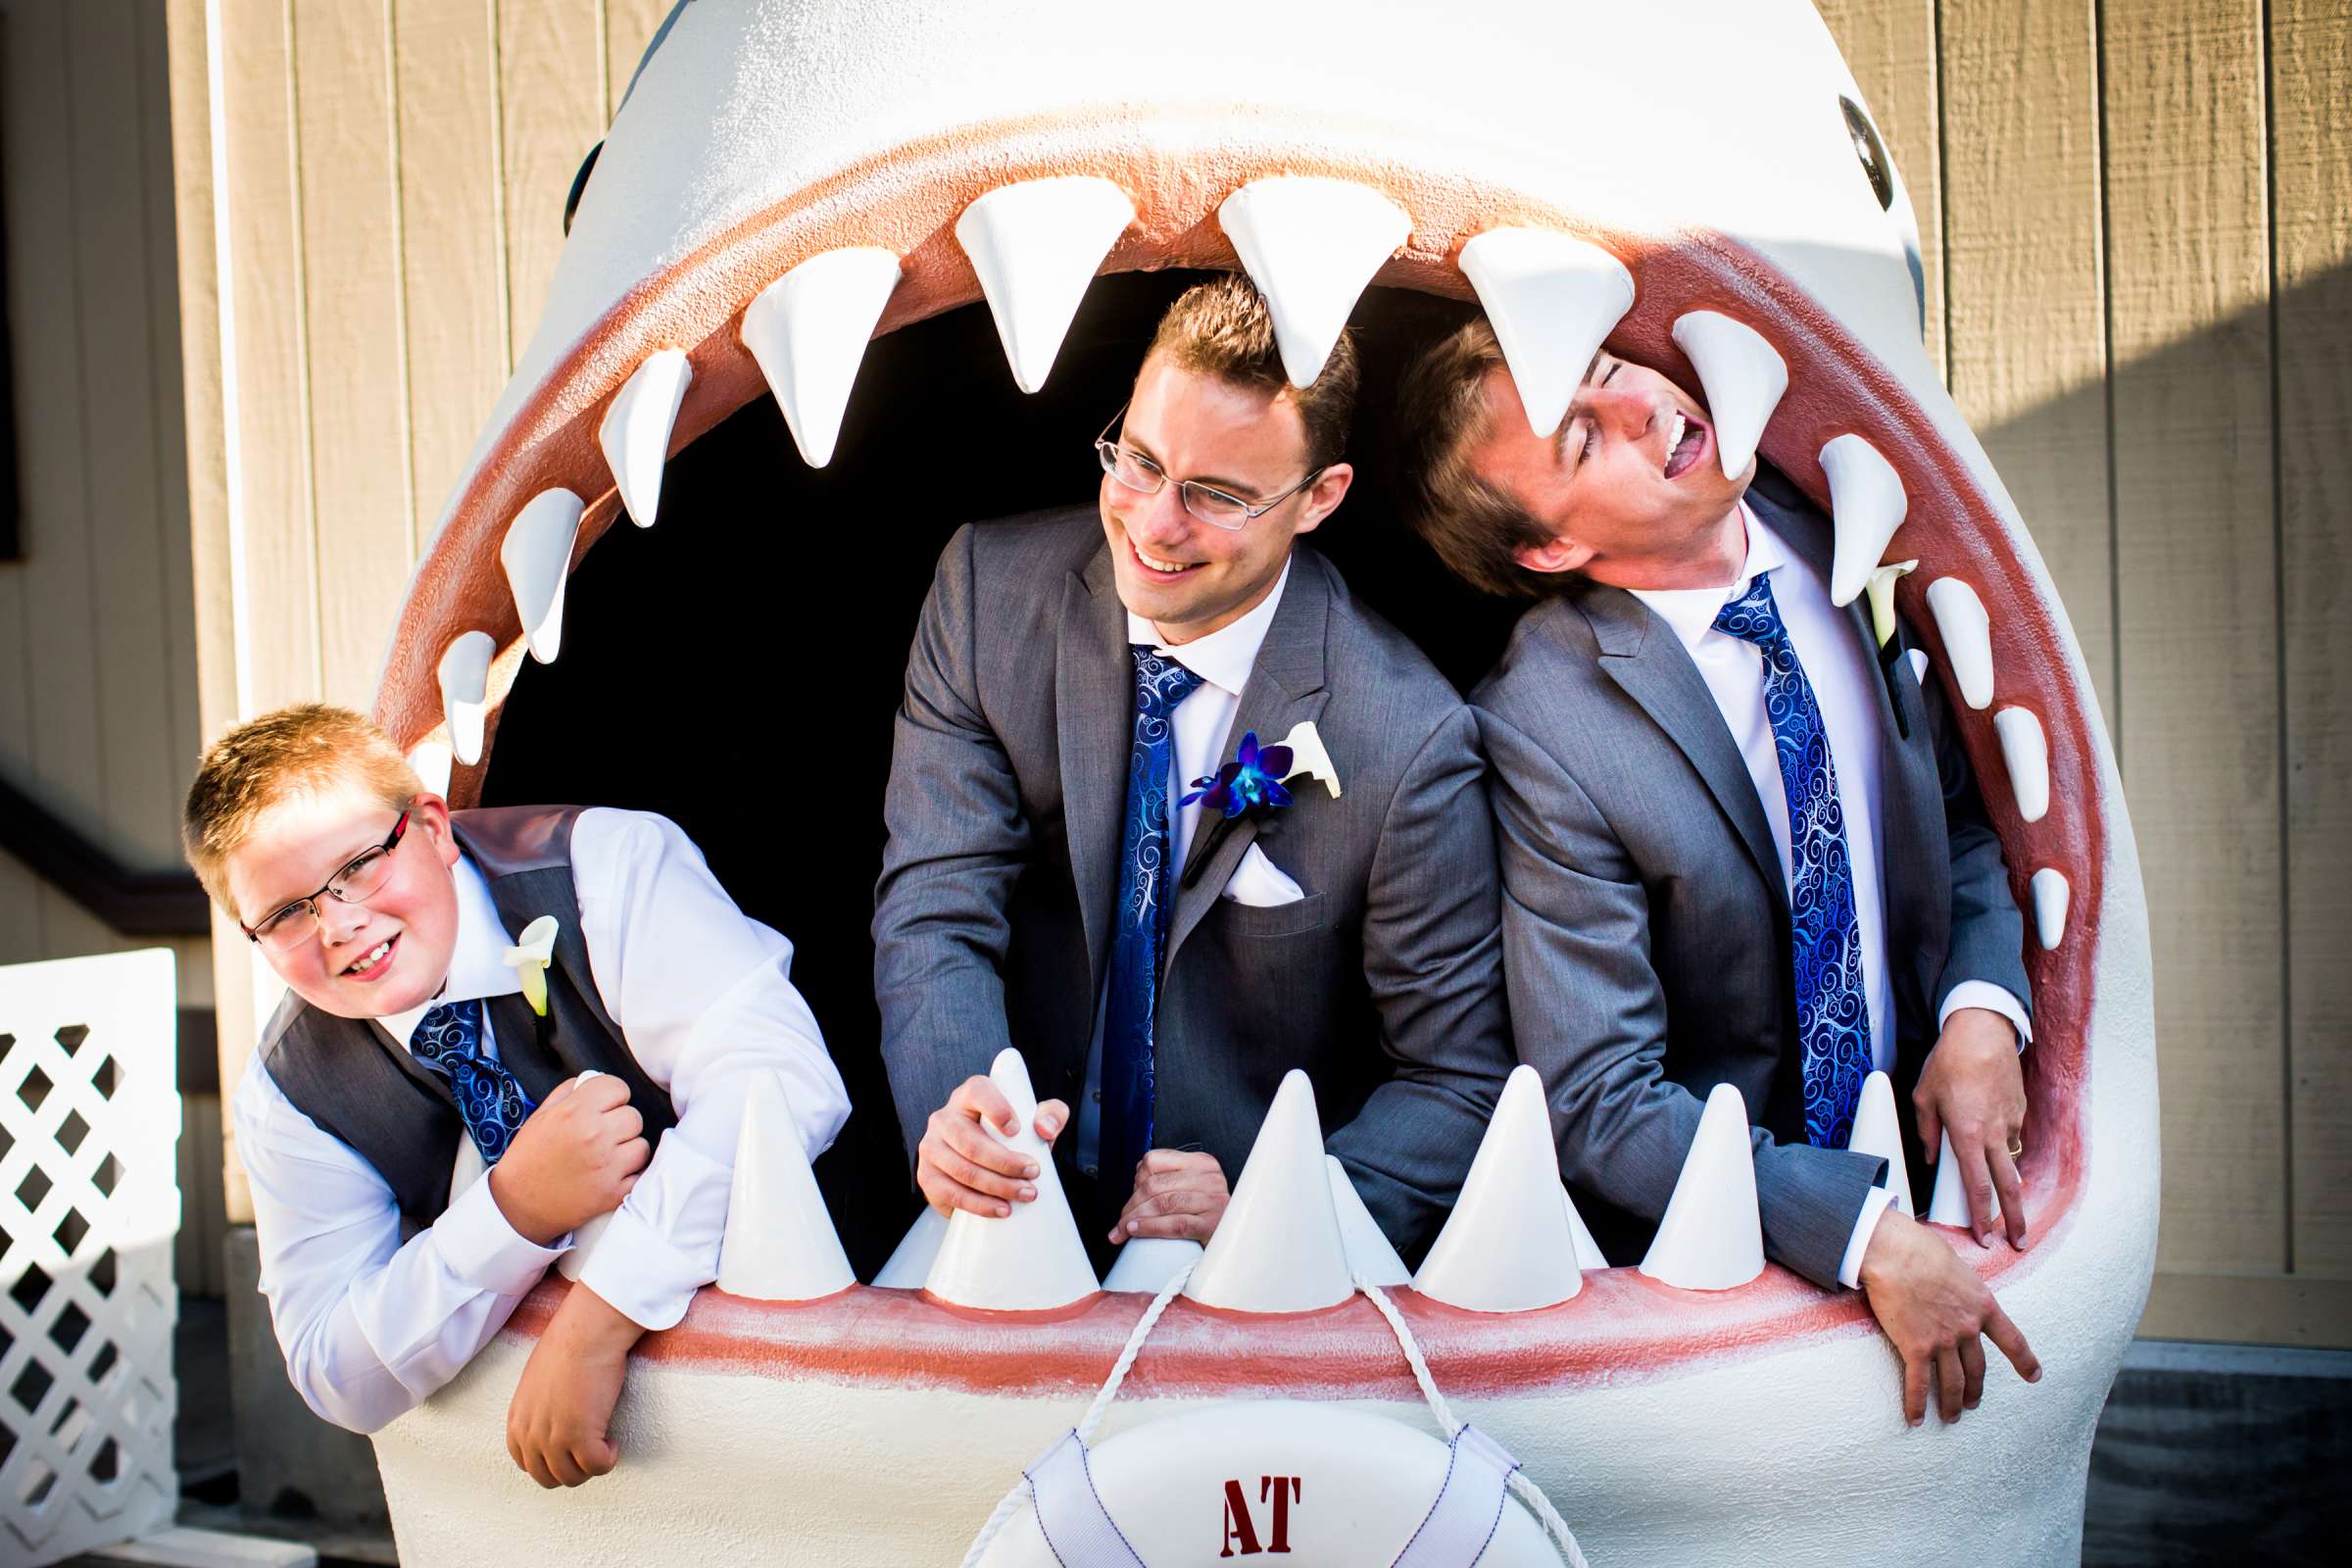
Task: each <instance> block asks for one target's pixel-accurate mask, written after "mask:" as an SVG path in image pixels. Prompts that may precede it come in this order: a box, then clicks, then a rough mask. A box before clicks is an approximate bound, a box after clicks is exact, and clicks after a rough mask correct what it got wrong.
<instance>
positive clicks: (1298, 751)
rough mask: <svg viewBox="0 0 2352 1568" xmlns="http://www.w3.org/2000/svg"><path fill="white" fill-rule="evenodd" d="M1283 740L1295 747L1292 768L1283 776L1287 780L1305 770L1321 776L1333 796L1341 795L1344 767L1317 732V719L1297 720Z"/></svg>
mask: <svg viewBox="0 0 2352 1568" xmlns="http://www.w3.org/2000/svg"><path fill="white" fill-rule="evenodd" d="M1282 744H1283V745H1285V746H1287V747H1289V748H1290V750H1291V770H1290V771H1289V772H1288V773H1285V774H1283V776H1282V781H1283V782H1284V783H1285V784H1288V783H1289V782H1290V781H1291V780H1292V779H1295V778H1298V777H1299V775H1301V774H1304V775H1305V776H1306V777H1308V778H1319V779H1321V780H1322V781H1323V787H1324V788H1325V789H1327V790H1329V791H1331V798H1332V799H1333V800H1335V801H1336V800H1338V799H1339V798H1340V770H1339V769H1338V768H1337V767H1335V766H1333V765H1332V761H1331V753H1329V752H1328V751H1325V750H1324V749H1323V737H1322V736H1320V735H1318V734H1316V733H1315V721H1314V720H1313V719H1311V718H1304V719H1300V720H1299V722H1298V723H1296V724H1293V725H1292V726H1291V732H1290V733H1289V734H1288V735H1285V736H1284V737H1283V738H1282Z"/></svg>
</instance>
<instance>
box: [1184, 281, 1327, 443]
mask: <svg viewBox="0 0 2352 1568" xmlns="http://www.w3.org/2000/svg"><path fill="white" fill-rule="evenodd" d="M1154 354H1164V355H1166V356H1167V357H1168V360H1169V362H1170V363H1171V364H1173V365H1175V366H1176V367H1177V368H1179V369H1184V370H1192V371H1195V372H1196V373H1199V374H1201V375H1213V376H1215V377H1216V378H1217V379H1218V380H1220V381H1230V382H1232V383H1233V384H1234V385H1236V386H1242V387H1248V388H1250V390H1251V391H1253V392H1263V393H1265V394H1267V395H1268V396H1271V397H1275V398H1281V397H1285V396H1287V397H1289V399H1290V400H1291V402H1292V404H1293V405H1294V406H1295V407H1296V408H1297V409H1298V410H1299V422H1300V423H1301V424H1303V425H1305V426H1306V463H1307V466H1308V467H1310V468H1327V467H1329V466H1331V465H1333V464H1335V463H1337V462H1339V461H1340V455H1341V454H1342V453H1343V452H1345V451H1347V449H1348V421H1349V420H1350V419H1352V418H1353V417H1355V383H1356V364H1355V338H1354V336H1353V334H1352V333H1350V332H1348V330H1346V329H1344V328H1343V329H1342V331H1341V332H1340V340H1339V341H1338V342H1337V343H1335V344H1333V345H1332V350H1331V358H1330V359H1328V360H1325V361H1324V362H1323V373H1322V374H1321V375H1318V376H1316V377H1315V383H1314V385H1312V386H1309V387H1305V388H1299V387H1295V386H1292V385H1291V381H1290V377H1289V376H1288V375H1287V374H1286V373H1284V370H1283V368H1282V350H1281V347H1280V345H1278V344H1277V343H1276V342H1275V340H1274V313H1273V312H1271V311H1269V310H1267V309H1266V301H1265V297H1264V296H1263V295H1261V294H1259V293H1258V291H1257V285H1256V284H1254V283H1252V282H1250V279H1248V278H1247V277H1244V276H1242V275H1241V274H1240V273H1238V272H1224V273H1220V274H1219V275H1217V276H1216V277H1213V278H1211V279H1209V280H1208V281H1207V282H1205V283H1196V284H1194V285H1193V286H1192V287H1191V288H1188V289H1186V290H1185V291H1184V292H1183V293H1182V294H1179V295H1178V296H1177V297H1176V303H1175V304H1173V305H1171V306H1169V307H1168V311H1167V314H1166V315H1165V316H1162V317H1161V318H1160V319H1159V329H1158V330H1157V331H1155V332H1153V333H1152V347H1151V348H1150V349H1149V350H1148V351H1147V352H1146V353H1145V355H1144V359H1145V361H1146V363H1149V362H1150V361H1151V359H1152V355H1154Z"/></svg>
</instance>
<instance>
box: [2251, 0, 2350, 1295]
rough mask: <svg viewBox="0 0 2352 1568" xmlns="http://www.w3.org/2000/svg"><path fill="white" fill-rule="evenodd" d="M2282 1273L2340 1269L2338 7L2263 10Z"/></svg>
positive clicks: (2345, 363) (2344, 911)
mask: <svg viewBox="0 0 2352 1568" xmlns="http://www.w3.org/2000/svg"><path fill="white" fill-rule="evenodd" d="M2271 25H2272V28H2273V36H2272V39H2271V60H2272V70H2273V73H2274V93H2273V102H2274V104H2275V106H2276V107H2275V110H2274V120H2273V123H2274V126H2275V131H2274V135H2275V143H2274V146H2275V157H2276V162H2275V166H2274V167H2275V177H2276V196H2277V205H2278V218H2277V229H2276V239H2275V244H2276V246H2277V254H2278V411H2279V413H2278V448H2279V460H2278V478H2279V496H2278V505H2279V523H2280V548H2281V549H2282V551H2283V552H2284V559H2283V566H2284V569H2283V571H2282V573H2281V579H2282V581H2283V582H2284V584H2285V599H2286V602H2285V607H2284V615H2283V618H2282V621H2281V625H2282V627H2283V631H2284V638H2283V642H2284V648H2285V670H2284V675H2285V681H2286V747H2287V751H2286V758H2287V795H2286V807H2287V864H2288V882H2287V891H2288V896H2289V897H2288V905H2287V934H2288V947H2287V954H2288V985H2287V996H2288V1002H2289V1008H2290V1010H2289V1012H2288V1017H2287V1049H2288V1052H2289V1061H2290V1063H2291V1064H2292V1067H2293V1070H2294V1075H2293V1079H2292V1091H2293V1101H2292V1104H2293V1129H2294V1161H2295V1168H2294V1219H2295V1223H2294V1268H2295V1272H2296V1273H2297V1274H2333V1275H2338V1276H2342V1275H2347V1274H2352V969H2348V968H2347V966H2346V964H2345V962H2344V954H2345V951H2346V949H2347V948H2348V947H2352V682H2348V681H2347V671H2352V538H2348V537H2347V534H2348V532H2352V523H2348V520H2347V519H2348V518H2352V445H2348V443H2347V439H2346V438H2347V435H2352V431H2348V430H2347V428H2346V426H2347V424H2352V416H2348V415H2347V411H2346V405H2345V399H2346V396H2347V395H2348V394H2352V130H2348V129H2347V126H2346V114H2345V105H2346V104H2347V103H2352V0H2276V3H2275V4H2274V5H2273V6H2272V9H2271Z"/></svg>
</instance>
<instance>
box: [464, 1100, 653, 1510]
mask: <svg viewBox="0 0 2352 1568" xmlns="http://www.w3.org/2000/svg"><path fill="white" fill-rule="evenodd" d="M551 1099H552V1097H551ZM499 1163H500V1164H501V1165H502V1166H503V1165H504V1164H505V1163H506V1161H505V1160H501V1161H499ZM644 1332H645V1330H643V1329H642V1328H639V1327H638V1326H637V1325H636V1323H634V1322H633V1321H631V1320H630V1319H628V1318H625V1317H623V1316H621V1315H620V1313H619V1312H618V1311H616V1310H614V1309H613V1307H612V1306H611V1305H609V1304H608V1303H607V1302H606V1301H605V1299H604V1298H603V1297H601V1296H599V1295H597V1294H596V1293H595V1292H594V1291H592V1290H590V1289H589V1288H588V1287H587V1286H585V1285H574V1286H572V1288H571V1294H570V1295H569V1296H566V1297H565V1298H564V1304H563V1305H562V1306H560V1307H558V1308H556V1315H555V1317H554V1318H553V1319H552V1320H550V1322H549V1323H548V1325H547V1332H546V1333H544V1334H542V1335H540V1336H539V1346H538V1348H536V1349H534V1350H533V1351H531V1358H530V1360H529V1361H528V1362H526V1363H525V1364H524V1366H523V1369H522V1381H521V1382H520V1383H517V1384H516V1385H515V1397H514V1399H513V1401H512V1402H511V1403H509V1404H508V1406H507V1452H508V1454H509V1455H511V1456H512V1457H513V1458H514V1460H515V1464H516V1465H517V1466H519V1467H520V1468H521V1470H522V1472H523V1474H525V1475H527V1476H529V1477H530V1478H531V1479H532V1480H533V1481H536V1482H538V1483H539V1484H540V1485H541V1486H543V1487H576V1486H578V1485H579V1484H580V1483H581V1482H583V1481H586V1480H587V1479H588V1478H589V1477H590V1476H601V1475H603V1474H605V1473H606V1472H607V1471H609V1470H611V1469H612V1468H613V1465H614V1464H615V1463H616V1462H617V1461H618V1460H619V1458H620V1453H619V1450H617V1449H616V1448H614V1447H613V1440H612V1439H611V1438H609V1437H608V1436H606V1430H607V1428H608V1427H609V1426H610V1425H611V1423H612V1420H613V1402H614V1401H615V1400H617V1399H618V1398H619V1397H620V1384H621V1379H622V1377H623V1376H625V1375H626V1373H627V1371H628V1364H629V1347H630V1346H632V1345H635V1344H636V1343H637V1337H638V1336H639V1335H641V1334H643V1333H644Z"/></svg>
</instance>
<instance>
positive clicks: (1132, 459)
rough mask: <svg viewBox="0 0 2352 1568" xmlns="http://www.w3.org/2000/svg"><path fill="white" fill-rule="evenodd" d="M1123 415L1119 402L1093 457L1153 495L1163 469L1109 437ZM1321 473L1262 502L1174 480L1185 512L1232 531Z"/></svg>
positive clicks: (1194, 482)
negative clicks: (1113, 426) (1117, 410)
mask: <svg viewBox="0 0 2352 1568" xmlns="http://www.w3.org/2000/svg"><path fill="white" fill-rule="evenodd" d="M1126 414H1127V405H1125V404H1124V403H1122V404H1120V405H1119V412H1118V413H1116V414H1114V415H1112V416H1111V417H1110V424H1106V425H1104V426H1103V433H1102V434H1101V435H1098V436H1096V437H1095V457H1096V459H1097V460H1098V461H1099V462H1101V463H1102V465H1103V472H1104V473H1107V474H1109V475H1110V476H1111V477H1112V478H1113V479H1116V480H1118V481H1119V483H1121V484H1123V485H1125V486H1126V487H1127V488H1128V489H1130V490H1133V491H1134V492H1136V493H1137V494H1138V495H1146V496H1155V495H1157V494H1159V492H1160V491H1161V490H1162V489H1164V488H1165V487H1166V485H1167V482H1168V475H1167V472H1166V470H1165V469H1163V468H1161V467H1160V466H1159V465H1158V464H1156V463H1153V462H1152V460H1151V459H1150V458H1147V457H1145V456H1144V455H1143V454H1142V453H1141V452H1138V451H1136V450H1135V449H1134V448H1132V447H1123V446H1121V445H1119V444H1118V443H1117V442H1116V441H1113V440H1111V439H1110V431H1111V426H1112V425H1115V424H1117V423H1118V422H1119V420H1120V419H1122V418H1124V417H1126ZM1322 476H1323V470H1322V469H1321V468H1317V469H1315V470H1314V471H1313V472H1311V473H1309V474H1308V475H1307V476H1306V477H1305V478H1303V479H1301V480H1299V482H1298V483H1297V484H1295V485H1293V486H1291V487H1290V488H1289V489H1288V490H1285V491H1284V492H1283V493H1282V494H1280V495H1278V496H1276V497H1274V499H1272V500H1271V501H1264V502H1250V501H1245V500H1243V499H1242V498H1241V497H1240V496H1237V495H1233V494H1230V493H1228V492H1226V491H1223V490H1220V489H1218V488H1217V487H1216V486H1215V485H1213V484H1202V483H1201V481H1200V480H1198V479H1179V480H1177V481H1176V496H1177V499H1178V500H1179V501H1181V502H1183V503H1184V510H1185V511H1187V512H1189V513H1191V514H1192V515H1194V516H1196V517H1199V518H1200V519H1201V521H1202V522H1205V523H1207V524H1208V525H1209V526H1210V527H1212V528H1222V529H1224V530H1225V531H1226V532H1228V533H1232V532H1234V531H1235V530H1237V529H1239V528H1241V527H1243V526H1244V525H1246V524H1247V523H1248V522H1249V521H1250V518H1252V517H1262V516H1264V515H1266V514H1267V513H1269V512H1272V511H1273V510H1274V509H1275V508H1276V507H1279V506H1281V505H1282V504H1283V503H1284V502H1285V501H1288V500H1290V499H1291V497H1293V496H1295V495H1297V494H1298V493H1299V491H1301V490H1303V489H1305V488H1306V487H1307V486H1308V485H1310V484H1313V483H1314V482H1315V481H1316V480H1317V479H1319V478H1321V477H1322Z"/></svg>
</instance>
